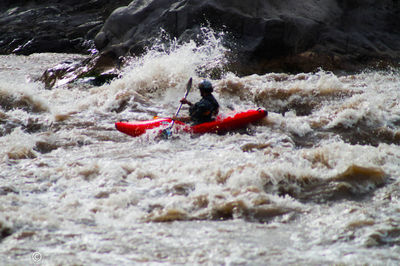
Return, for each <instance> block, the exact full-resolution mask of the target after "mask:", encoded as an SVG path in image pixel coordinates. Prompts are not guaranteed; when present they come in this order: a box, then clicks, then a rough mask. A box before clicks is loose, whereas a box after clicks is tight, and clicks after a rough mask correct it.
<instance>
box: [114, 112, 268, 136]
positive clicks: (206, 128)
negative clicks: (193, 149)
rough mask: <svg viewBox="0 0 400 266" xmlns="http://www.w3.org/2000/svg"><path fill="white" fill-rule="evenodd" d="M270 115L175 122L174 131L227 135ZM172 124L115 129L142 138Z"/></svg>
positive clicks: (123, 125) (140, 124) (127, 125)
mask: <svg viewBox="0 0 400 266" xmlns="http://www.w3.org/2000/svg"><path fill="white" fill-rule="evenodd" d="M267 115H268V112H267V111H265V110H262V109H258V110H247V111H244V112H238V113H232V114H228V115H219V116H218V117H217V118H216V119H215V120H214V121H212V122H206V123H202V124H198V125H194V126H191V125H189V124H185V123H183V122H180V121H175V127H174V131H176V132H180V131H183V132H187V133H194V134H202V133H225V132H228V131H231V130H236V129H240V128H244V127H246V126H247V125H248V124H250V123H254V122H257V121H259V120H261V119H263V118H264V117H266V116H267ZM171 122H172V119H171V118H157V119H153V120H147V121H135V122H117V123H115V127H116V128H117V129H118V130H119V131H121V132H122V133H125V134H128V135H130V136H132V137H137V136H140V135H142V134H144V133H146V131H147V130H150V129H155V128H160V130H162V129H165V128H167V127H168V126H169V125H170V123H171Z"/></svg>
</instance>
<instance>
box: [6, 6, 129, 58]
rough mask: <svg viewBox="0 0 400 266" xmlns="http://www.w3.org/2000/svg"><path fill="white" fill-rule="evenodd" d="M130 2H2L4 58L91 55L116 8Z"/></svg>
mask: <svg viewBox="0 0 400 266" xmlns="http://www.w3.org/2000/svg"><path fill="white" fill-rule="evenodd" d="M129 2H130V0H116V1H107V0H90V1H80V0H42V1H32V0H30V1H29V0H2V1H0V36H1V38H0V54H9V53H16V54H31V53H38V52H66V53H88V50H89V49H92V48H94V45H93V39H94V37H95V35H96V34H97V33H98V31H99V30H100V29H101V28H102V26H103V24H104V21H105V20H106V19H107V17H108V16H109V15H110V14H111V12H112V11H114V10H115V8H117V7H120V6H122V5H127V4H129Z"/></svg>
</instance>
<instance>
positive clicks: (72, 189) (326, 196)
mask: <svg viewBox="0 0 400 266" xmlns="http://www.w3.org/2000/svg"><path fill="white" fill-rule="evenodd" d="M225 52H226V50H225V49H224V47H223V46H222V45H221V43H220V41H219V37H213V36H208V38H207V41H206V42H204V44H202V45H196V44H194V43H188V44H185V45H174V44H173V43H172V45H170V46H169V47H168V48H165V47H161V46H160V47H156V48H154V49H152V50H149V52H148V53H147V54H146V55H144V56H142V57H140V58H133V59H131V61H130V63H129V65H127V66H126V67H125V68H124V71H123V73H122V75H121V78H119V79H116V80H114V81H112V82H110V83H109V84H106V85H103V86H101V87H94V86H92V85H90V83H89V82H87V81H77V82H75V83H70V84H66V85H61V86H58V87H56V88H53V89H51V90H48V89H45V88H44V85H43V84H42V83H40V82H36V81H35V80H37V79H38V78H39V77H40V75H41V74H42V73H43V71H44V70H45V69H46V68H48V67H52V66H54V65H55V64H57V63H59V62H61V61H63V60H71V59H74V58H79V57H81V56H78V55H68V54H64V55H62V54H34V55H31V56H14V55H10V56H1V57H0V165H1V172H0V180H1V183H0V230H1V234H0V235H1V239H2V240H1V242H0V261H1V262H2V263H1V264H11V265H12V264H15V265H27V264H32V263H42V264H43V265H54V264H64V265H65V264H78V265H79V264H86V265H88V264H99V265H128V264H142V263H143V264H158V263H160V264H161V263H166V264H202V263H205V264H226V265H238V264H240V265H242V264H243V265H246V264H248V265H265V264H282V265H288V264H295V265H296V264H307V265H321V264H344V265H347V264H348V265H355V264H356V265H357V264H359V265H361V264H362V265H364V264H371V265H378V264H384V265H398V264H399V263H400V247H399V246H400V207H399V206H400V204H399V197H400V188H399V182H400V166H399V165H400V149H399V144H400V132H399V127H400V108H399V99H400V97H399V96H400V75H399V72H398V71H397V70H390V71H386V72H376V71H364V72H360V73H359V74H352V75H346V74H344V75H335V74H333V73H329V72H325V71H323V70H321V71H319V72H316V73H304V74H297V75H290V74H283V73H270V74H265V75H251V76H246V77H238V76H236V75H235V74H233V73H228V72H224V63H225V61H226V59H225ZM190 77H193V80H194V86H196V85H197V84H198V83H199V82H200V81H201V79H202V78H204V77H208V78H210V79H211V80H212V82H213V84H214V85H215V96H216V98H217V99H218V101H219V102H220V105H221V110H220V112H221V113H225V112H232V109H234V110H245V109H250V108H257V107H261V108H264V109H266V110H268V111H269V115H268V117H267V118H266V119H264V120H263V121H261V122H260V123H259V124H257V125H252V126H250V127H249V128H248V129H247V130H242V131H239V132H231V133H229V134H225V135H215V134H204V135H199V136H195V135H189V134H186V133H177V134H174V135H173V137H172V138H171V139H168V140H163V139H160V138H158V137H157V134H156V133H157V132H149V133H148V134H145V135H143V136H140V137H137V138H132V137H129V136H127V135H124V134H122V133H120V132H118V131H116V130H115V129H114V122H116V121H118V120H120V119H129V120H144V119H152V118H153V116H161V117H162V116H170V115H172V114H173V113H174V112H175V110H176V108H177V106H178V104H179V99H180V98H181V97H182V96H183V94H184V87H185V84H186V82H187V80H188V79H189V78H190ZM199 97H200V96H199V93H198V91H197V90H195V89H194V90H193V91H192V92H191V94H190V95H189V100H191V101H196V100H198V99H199ZM182 113H187V109H183V110H182Z"/></svg>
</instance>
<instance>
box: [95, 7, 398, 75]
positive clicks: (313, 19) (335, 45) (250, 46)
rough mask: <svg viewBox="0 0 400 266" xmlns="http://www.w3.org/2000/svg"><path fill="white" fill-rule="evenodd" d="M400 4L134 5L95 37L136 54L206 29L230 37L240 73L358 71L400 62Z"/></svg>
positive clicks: (121, 52) (104, 46)
mask: <svg viewBox="0 0 400 266" xmlns="http://www.w3.org/2000/svg"><path fill="white" fill-rule="evenodd" d="M399 13H400V4H398V1H375V0H368V1H362V2H361V1H358V2H357V4H354V3H353V2H352V1H347V0H323V1H320V0H308V1H302V2H299V1H295V0H284V1H262V0H253V1H251V2H243V1H228V0H223V1H221V0H219V1H216V0H206V1H194V0H185V1H183V0H181V1H179V0H162V1H160V0H157V1H155V0H152V1H143V0H138V1H132V2H131V4H130V5H129V6H126V7H122V8H119V9H117V10H115V11H114V12H113V13H112V14H111V16H110V17H109V18H108V19H107V21H106V23H105V25H104V27H103V28H102V29H101V31H100V32H99V33H98V34H97V35H96V38H95V44H96V47H97V48H98V49H100V50H112V51H114V52H115V53H116V54H117V55H121V56H122V55H126V54H129V53H131V54H138V53H140V52H141V51H143V50H144V49H145V47H146V46H148V45H150V44H151V41H152V40H153V39H155V38H157V36H158V34H159V29H160V28H163V29H164V30H165V31H166V32H167V33H168V34H170V35H171V36H172V37H177V38H180V39H181V40H182V41H185V40H188V39H196V38H197V36H198V34H199V33H200V28H201V26H202V25H209V26H210V27H212V28H214V29H216V30H223V31H225V32H228V33H229V34H228V35H229V36H230V37H231V38H230V40H226V41H227V42H226V45H227V46H228V47H230V48H231V49H232V51H233V52H234V58H235V59H236V60H235V61H234V62H232V65H231V67H232V68H234V69H236V70H240V71H241V72H247V73H254V72H265V71H270V70H276V71H310V70H313V69H315V68H317V67H321V66H322V67H324V68H326V69H333V70H334V69H348V70H354V69H357V67H358V66H359V65H364V66H367V65H375V64H376V63H377V62H379V60H385V62H387V63H397V62H398V59H399V56H400V48H399V47H400V27H399V26H400V22H399V21H398V19H396V18H397V17H398V14H399Z"/></svg>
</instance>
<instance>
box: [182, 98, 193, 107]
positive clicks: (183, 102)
mask: <svg viewBox="0 0 400 266" xmlns="http://www.w3.org/2000/svg"><path fill="white" fill-rule="evenodd" d="M180 102H181V103H182V104H187V105H189V106H192V105H193V104H192V103H191V102H189V101H188V100H187V99H186V98H182V99H181V100H180Z"/></svg>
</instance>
